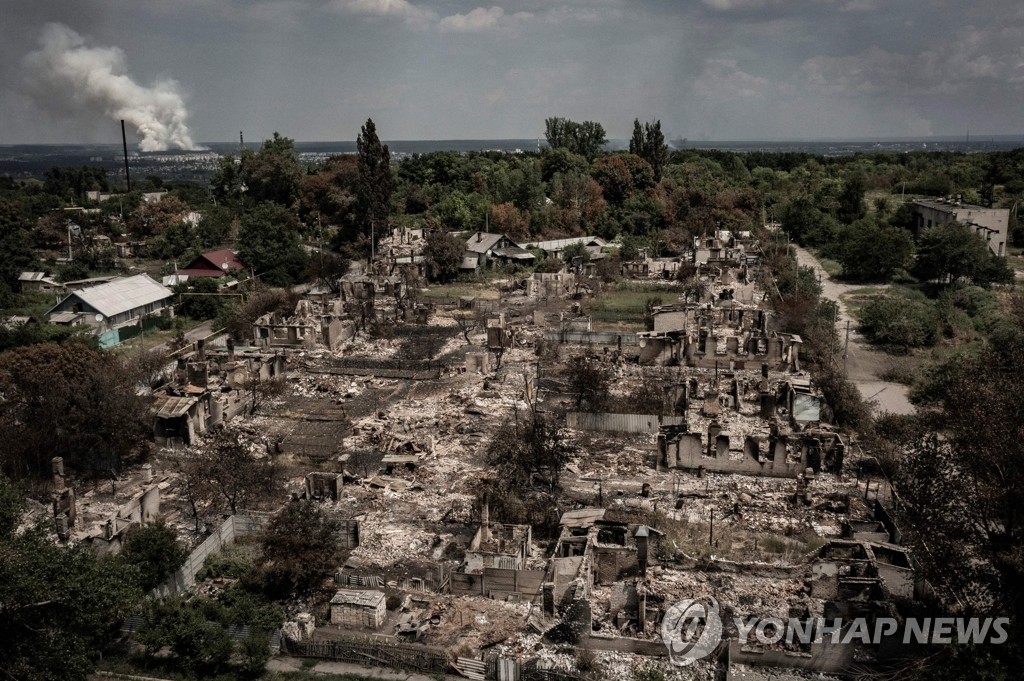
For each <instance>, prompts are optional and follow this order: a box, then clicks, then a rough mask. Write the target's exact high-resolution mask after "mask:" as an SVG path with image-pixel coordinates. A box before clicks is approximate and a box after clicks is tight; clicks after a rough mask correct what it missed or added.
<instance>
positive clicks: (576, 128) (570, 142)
mask: <svg viewBox="0 0 1024 681" xmlns="http://www.w3.org/2000/svg"><path fill="white" fill-rule="evenodd" d="M544 136H545V137H546V138H547V141H548V146H549V147H551V148H552V149H565V150H567V151H569V152H571V153H573V154H579V155H580V156H583V157H585V158H587V159H588V160H591V159H593V158H594V157H595V156H597V154H598V153H599V152H600V151H601V147H602V146H604V145H605V144H606V143H607V142H608V138H607V136H606V135H605V131H604V126H602V125H601V124H600V123H595V122H594V121H583V122H582V123H577V122H576V121H571V120H569V119H568V118H559V117H557V116H555V117H552V118H547V119H545V120H544Z"/></svg>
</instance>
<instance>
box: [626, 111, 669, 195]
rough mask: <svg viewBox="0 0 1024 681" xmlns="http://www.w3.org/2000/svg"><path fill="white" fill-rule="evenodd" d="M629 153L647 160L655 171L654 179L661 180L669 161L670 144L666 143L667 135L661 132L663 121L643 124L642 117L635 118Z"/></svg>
mask: <svg viewBox="0 0 1024 681" xmlns="http://www.w3.org/2000/svg"><path fill="white" fill-rule="evenodd" d="M629 153H631V154H636V155H637V156H639V157H640V158H642V159H643V160H645V161H647V163H649V164H650V166H651V169H652V170H653V171H654V181H655V182H659V181H661V172H662V169H664V167H665V164H666V163H668V145H667V144H665V135H664V134H662V132H661V121H654V122H653V123H643V124H641V123H640V119H634V120H633V136H632V137H631V138H630V140H629Z"/></svg>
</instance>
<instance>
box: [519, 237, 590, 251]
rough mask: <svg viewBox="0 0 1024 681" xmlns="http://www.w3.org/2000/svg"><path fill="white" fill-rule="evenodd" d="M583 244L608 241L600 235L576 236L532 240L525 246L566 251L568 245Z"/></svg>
mask: <svg viewBox="0 0 1024 681" xmlns="http://www.w3.org/2000/svg"><path fill="white" fill-rule="evenodd" d="M573 244H583V245H584V246H590V245H594V246H607V245H608V242H607V241H605V240H604V239H602V238H601V237H599V236H574V237H571V238H568V239H552V240H550V241H531V242H530V243H528V244H523V247H524V248H539V249H540V250H542V251H564V250H565V248H566V247H567V246H572V245H573Z"/></svg>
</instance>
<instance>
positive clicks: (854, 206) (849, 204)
mask: <svg viewBox="0 0 1024 681" xmlns="http://www.w3.org/2000/svg"><path fill="white" fill-rule="evenodd" d="M866 190H867V182H865V180H864V176H863V175H861V174H860V173H854V174H852V175H850V176H849V177H847V178H846V180H845V181H844V182H843V191H842V193H841V194H840V195H839V207H838V209H837V211H836V218H838V219H839V221H840V222H844V223H846V224H850V223H851V222H854V221H856V220H860V219H861V218H863V217H864V216H865V215H866V214H867V212H868V211H867V205H866V204H865V203H864V192H865V191H866Z"/></svg>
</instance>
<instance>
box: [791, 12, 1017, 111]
mask: <svg viewBox="0 0 1024 681" xmlns="http://www.w3.org/2000/svg"><path fill="white" fill-rule="evenodd" d="M1020 39H1021V35H1020V31H1018V30H1015V29H1012V28H1006V29H996V30H989V31H982V30H980V29H978V28H975V27H973V26H964V27H962V28H961V29H960V30H959V31H958V32H957V33H956V34H955V35H952V36H950V39H949V40H947V41H945V42H943V43H942V46H941V47H936V48H930V49H926V50H923V51H920V52H917V53H910V54H903V53H899V52H892V51H889V50H884V49H882V48H880V47H878V46H877V45H873V46H871V47H869V48H867V49H866V50H863V51H861V52H858V53H855V54H848V55H843V56H817V57H811V58H809V59H806V60H804V62H803V63H802V64H801V66H800V70H799V75H800V76H801V78H802V79H803V80H804V82H805V83H806V84H807V85H808V86H809V87H810V88H811V89H813V90H817V91H819V92H824V93H827V94H834V95H846V96H856V95H891V96H908V95H940V94H954V93H957V92H963V91H964V90H965V89H966V88H970V87H972V86H975V85H980V84H983V83H988V84H1001V85H1004V86H1005V85H1010V86H1016V87H1018V88H1019V87H1021V86H1022V85H1024V51H1022V49H1021V47H1020Z"/></svg>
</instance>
